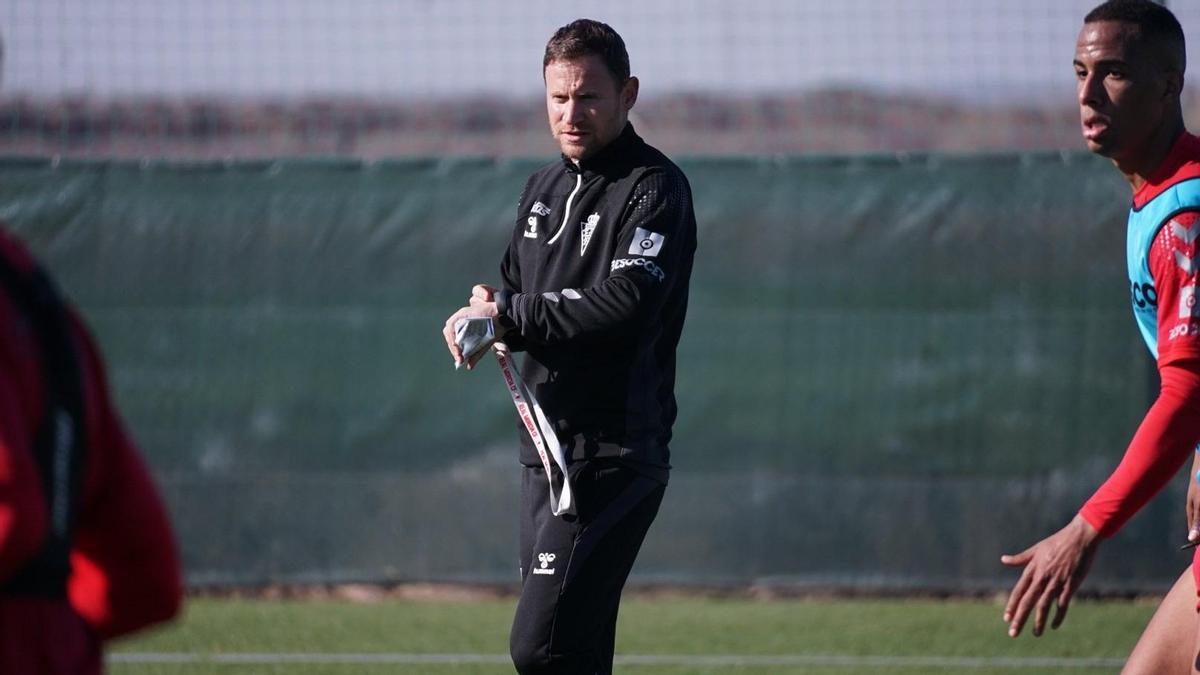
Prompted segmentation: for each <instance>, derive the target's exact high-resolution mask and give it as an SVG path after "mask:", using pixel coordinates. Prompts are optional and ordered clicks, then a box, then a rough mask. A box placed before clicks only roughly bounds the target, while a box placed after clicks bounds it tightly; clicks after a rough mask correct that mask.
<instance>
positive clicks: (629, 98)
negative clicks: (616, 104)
mask: <svg viewBox="0 0 1200 675" xmlns="http://www.w3.org/2000/svg"><path fill="white" fill-rule="evenodd" d="M637 97H638V79H637V78H636V77H631V78H629V79H628V80H625V86H624V87H621V105H622V106H624V107H625V111H626V112H628V111H629V110H630V109H632V108H633V104H634V103H637Z"/></svg>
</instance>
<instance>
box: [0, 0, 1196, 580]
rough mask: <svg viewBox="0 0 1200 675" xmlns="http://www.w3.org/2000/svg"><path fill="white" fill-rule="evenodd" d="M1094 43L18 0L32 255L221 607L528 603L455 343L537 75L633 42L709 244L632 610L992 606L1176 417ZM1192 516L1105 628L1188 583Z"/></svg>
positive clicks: (262, 5) (1003, 33)
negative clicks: (657, 587)
mask: <svg viewBox="0 0 1200 675" xmlns="http://www.w3.org/2000/svg"><path fill="white" fill-rule="evenodd" d="M1094 4H1095V2H1094V1H1093V0H1087V1H1085V2H1079V1H1076V0H1061V1H1059V2H1054V3H1046V2H1043V1H1041V0H1007V1H1005V2H993V1H990V0H971V1H969V2H961V1H952V0H909V1H907V2H904V3H895V2H890V1H886V0H844V1H843V2H839V3H818V2H791V1H787V0H750V1H748V2H744V3H727V2H717V1H715V0H697V1H693V2H685V1H682V0H676V1H669V0H664V1H662V2H655V3H644V2H641V3H639V2H625V1H609V2H603V3H601V2H578V3H571V4H569V5H564V4H563V3H551V2H541V1H534V0H525V1H521V2H507V3H492V2H484V1H482V0H449V1H437V0H425V1H416V0H394V1H392V0H388V1H385V0H354V1H352V2H347V3H328V2H318V1H316V0H260V1H259V2H255V3H243V2H234V1H233V0H212V1H210V2H205V3H195V2H182V1H180V0H153V1H152V0H123V1H121V2H116V1H115V0H106V1H105V0H101V1H96V0H91V1H84V0H42V1H39V2H21V1H18V0H0V40H2V41H3V49H4V58H3V69H2V75H0V76H2V81H0V218H2V219H3V220H4V221H6V222H7V223H8V226H9V227H10V228H12V229H13V230H14V231H15V232H16V233H17V234H18V236H20V237H21V238H22V239H24V240H25V241H27V242H28V243H29V244H30V245H31V246H32V247H33V249H34V250H35V252H36V253H37V254H38V255H39V256H40V257H41V258H42V259H43V260H44V261H45V262H46V263H47V264H48V265H49V267H50V268H51V269H52V270H53V271H54V273H55V274H56V275H57V277H58V278H59V280H60V282H61V284H62V285H63V287H64V289H65V290H66V292H67V294H68V295H69V296H71V297H72V298H73V299H74V300H75V301H76V302H77V303H78V304H79V306H80V307H81V309H82V311H83V313H84V315H85V316H86V317H87V319H88V321H89V322H90V323H91V325H92V326H93V328H94V329H95V331H96V333H97V336H98V338H99V340H100V343H101V345H102V347H103V349H104V351H105V353H106V355H107V357H108V359H109V366H110V372H109V375H110V379H111V383H112V386H113V388H114V390H115V393H116V397H117V400H118V402H119V404H120V406H121V408H122V410H123V411H124V414H125V417H126V420H127V422H128V425H129V426H130V428H131V430H132V432H133V435H134V436H135V437H136V438H137V439H138V440H139V442H140V444H141V446H142V448H143V450H144V452H145V454H146V456H147V458H148V461H149V462H150V463H151V465H152V466H153V468H154V470H155V473H156V476H157V477H158V479H159V481H160V484H161V485H162V487H163V490H164V492H165V494H166V496H167V498H168V500H169V502H170V506H171V510H172V515H173V518H174V521H175V526H176V528H177V531H178V535H179V537H180V540H181V545H182V548H183V552H184V558H185V565H186V568H187V575H188V580H189V583H190V584H191V585H192V586H193V587H196V588H200V587H208V586H232V585H262V584H275V583H281V584H293V583H299V584H305V583H342V582H371V583H381V584H392V583H402V582H411V581H444V582H464V583H486V584H512V583H515V582H516V580H517V577H516V569H517V563H516V560H517V557H516V492H517V471H516V450H515V446H516V440H517V433H518V426H517V422H516V420H515V417H514V415H513V413H512V410H511V404H510V402H509V401H508V400H507V397H506V394H505V392H504V389H503V386H502V384H501V381H500V377H499V375H498V374H496V373H495V372H493V370H494V369H493V368H492V367H490V366H489V365H488V364H485V365H484V367H483V368H481V369H479V370H477V371H476V372H473V373H458V372H455V371H454V370H453V367H452V364H451V361H450V358H449V356H448V355H447V354H446V353H445V351H444V350H445V347H444V345H443V344H442V341H441V336H440V332H439V331H440V327H441V324H442V321H443V320H444V318H445V317H446V316H447V315H449V313H450V312H452V311H453V310H454V309H455V308H457V307H459V306H460V305H461V304H462V303H463V302H464V300H465V298H466V297H467V294H468V292H469V289H470V286H471V284H473V283H477V282H495V281H496V280H497V276H498V274H497V273H498V265H499V260H500V256H501V254H502V252H503V248H504V246H505V244H506V242H507V240H508V237H509V233H510V232H511V228H512V227H513V224H514V219H515V218H516V214H515V213H514V211H513V208H514V205H515V203H516V201H517V197H518V195H519V191H520V189H521V187H522V185H523V183H524V180H525V178H526V177H527V175H528V174H529V173H530V172H532V171H533V170H535V169H536V168H537V167H538V166H540V165H541V164H544V163H545V162H547V161H552V160H554V158H555V156H556V151H555V146H554V144H553V142H552V140H551V138H550V135H549V132H548V127H547V124H546V120H545V112H544V107H543V102H542V90H541V87H542V80H541V56H542V50H543V48H544V45H545V41H546V40H547V39H548V37H549V36H550V35H551V33H553V31H554V30H555V29H556V28H558V27H559V26H561V25H563V24H565V23H568V22H569V21H571V20H573V19H575V18H578V17H581V16H587V17H590V18H596V19H600V20H602V21H605V22H607V23H609V24H611V25H612V26H613V27H614V28H616V29H617V31H618V32H620V33H621V34H622V35H623V36H624V38H625V41H626V44H627V46H628V49H629V52H630V56H631V62H632V69H633V72H634V74H636V75H638V76H639V77H640V78H641V99H640V101H639V103H638V105H637V107H636V108H635V110H634V114H633V116H632V120H633V123H634V124H635V126H636V127H637V129H638V131H639V133H641V134H642V135H643V136H644V137H645V138H646V139H647V140H648V141H649V142H650V143H651V144H653V145H655V146H657V147H659V148H660V149H662V150H664V151H665V152H667V153H668V154H669V155H670V156H672V157H673V158H674V159H676V160H677V162H678V163H679V164H680V165H681V166H682V168H683V169H684V171H685V172H686V173H687V175H688V176H689V179H690V180H691V182H692V186H693V189H694V192H695V201H696V208H697V217H698V220H699V226H700V249H699V251H698V253H697V260H696V268H695V272H694V275H693V279H692V297H691V309H690V312H689V318H688V324H687V328H686V330H685V333H684V337H683V341H682V343H681V345H680V351H679V364H680V365H679V378H678V383H677V397H678V399H679V403H680V417H679V420H678V423H677V426H676V440H675V442H674V443H673V446H672V449H673V463H674V465H675V471H674V473H673V476H672V479H671V485H670V487H669V488H668V493H667V498H666V501H665V502H664V506H663V509H662V511H661V513H660V516H659V519H658V521H657V523H656V524H655V526H654V528H653V529H652V531H651V535H650V538H649V540H648V542H647V544H646V547H645V548H644V550H643V554H642V556H641V558H640V559H639V563H638V567H637V568H636V569H635V572H634V577H633V580H632V581H633V583H635V584H637V583H640V584H670V585H696V586H738V587H740V586H748V585H759V586H768V587H787V588H818V589H827V588H833V589H854V590H865V591H870V592H913V591H928V590H936V591H949V592H977V591H988V590H994V589H998V588H1002V587H1004V586H1005V585H1006V584H1008V583H1009V582H1010V581H1011V579H1012V575H1011V574H1010V573H1009V572H1007V571H1006V570H1004V569H1002V568H1001V566H1000V565H999V563H998V558H999V555H1000V554H1001V553H1002V552H1012V551H1014V550H1016V549H1018V548H1023V547H1024V546H1025V545H1028V544H1030V543H1032V542H1033V541H1035V540H1036V539H1038V538H1040V537H1041V536H1044V535H1045V534H1048V533H1050V532H1051V531H1053V530H1054V529H1056V528H1057V527H1059V526H1061V525H1062V524H1064V523H1065V522H1066V521H1067V520H1068V519H1069V518H1070V517H1071V516H1072V515H1073V513H1074V512H1075V510H1076V509H1077V508H1078V506H1079V505H1080V504H1081V503H1082V501H1083V500H1084V499H1086V497H1087V496H1088V495H1089V494H1090V493H1091V490H1092V489H1093V488H1094V487H1095V486H1096V485H1097V484H1098V483H1099V482H1100V481H1101V480H1103V478H1104V477H1105V476H1106V475H1107V474H1108V472H1109V471H1110V470H1111V468H1112V467H1113V466H1115V464H1116V462H1117V461H1118V459H1119V457H1120V455H1121V453H1122V452H1123V451H1124V448H1125V445H1126V443H1127V442H1128V439H1129V438H1130V437H1131V435H1132V433H1133V430H1134V429H1135V427H1136V425H1137V423H1138V421H1140V419H1141V415H1142V414H1143V412H1144V411H1145V409H1146V407H1147V406H1148V405H1149V402H1150V401H1151V400H1152V397H1153V396H1154V394H1155V392H1156V388H1157V382H1156V380H1155V375H1154V370H1153V364H1152V362H1151V360H1150V358H1149V356H1148V355H1147V354H1146V353H1145V348H1144V346H1143V345H1142V344H1141V342H1140V339H1139V338H1138V336H1137V332H1136V329H1135V328H1134V325H1133V321H1132V317H1131V316H1130V310H1129V301H1128V295H1127V293H1128V290H1127V288H1128V287H1127V281H1126V280H1125V274H1124V263H1123V260H1124V258H1123V246H1124V220H1125V214H1126V212H1127V209H1128V203H1129V191H1128V187H1127V185H1126V184H1125V183H1124V182H1123V180H1122V179H1121V177H1120V176H1119V175H1118V174H1117V173H1116V171H1115V170H1114V169H1113V168H1112V167H1111V165H1110V164H1108V163H1107V162H1105V161H1104V160H1100V159H1097V158H1094V157H1092V156H1090V155H1088V154H1087V153H1086V152H1084V151H1083V149H1082V148H1083V146H1082V142H1081V140H1080V135H1079V128H1078V126H1079V125H1078V113H1077V109H1076V105H1075V89H1074V73H1073V69H1072V66H1071V60H1072V57H1073V53H1074V44H1075V38H1076V35H1077V33H1078V30H1079V28H1080V26H1081V24H1082V17H1083V16H1084V14H1086V12H1087V11H1088V10H1089V9H1091V7H1092V6H1093V5H1094ZM1171 5H1172V9H1173V10H1174V11H1175V12H1176V14H1177V16H1178V17H1179V19H1180V21H1181V23H1182V24H1183V25H1184V27H1185V31H1186V32H1187V35H1188V38H1189V39H1191V40H1192V41H1193V42H1195V39H1196V37H1197V36H1198V35H1200V34H1197V33H1196V30H1197V27H1200V6H1191V5H1188V6H1184V3H1182V2H1174V3H1171ZM1195 90H1196V81H1195V79H1194V78H1192V79H1189V85H1188V89H1187V90H1185V94H1186V95H1185V115H1186V117H1187V118H1188V119H1189V120H1192V121H1193V122H1196V121H1200V119H1198V115H1200V105H1197V104H1198V103H1200V98H1197V91H1195ZM1193 128H1196V125H1195V124H1193ZM1184 473H1186V472H1184ZM1183 480H1186V479H1182V478H1181V479H1180V481H1179V482H1177V483H1176V484H1175V485H1173V486H1172V488H1171V489H1169V490H1168V491H1166V493H1164V495H1163V496H1160V497H1159V498H1158V499H1157V500H1156V501H1155V502H1153V503H1152V504H1151V506H1150V507H1148V508H1147V509H1146V510H1145V511H1144V512H1143V513H1142V514H1141V515H1139V516H1138V517H1137V518H1136V519H1135V520H1134V521H1133V522H1132V523H1131V524H1130V525H1129V526H1128V527H1127V528H1126V530H1125V531H1124V532H1122V533H1121V534H1120V535H1119V536H1118V537H1117V538H1116V539H1115V540H1114V541H1113V542H1112V543H1111V544H1109V545H1108V546H1107V547H1106V551H1107V552H1106V553H1105V554H1102V555H1101V557H1100V560H1099V561H1098V564H1097V566H1096V569H1095V571H1094V572H1093V575H1092V577H1091V578H1090V580H1089V585H1090V586H1091V588H1092V589H1093V590H1099V591H1105V592H1113V593H1136V592H1142V591H1148V590H1150V591H1153V590H1159V589H1163V588H1165V587H1166V586H1167V585H1169V583H1170V581H1171V580H1173V578H1174V577H1175V576H1176V575H1177V574H1178V571H1179V570H1180V569H1182V568H1183V567H1184V566H1186V565H1187V564H1188V562H1189V560H1190V557H1189V555H1188V554H1187V553H1180V552H1178V551H1177V550H1176V548H1177V544H1178V542H1180V541H1182V540H1183V538H1184V534H1185V527H1184V522H1183V518H1182V513H1183V508H1182V507H1183V489H1184V486H1185V483H1184V482H1182V481H1183Z"/></svg>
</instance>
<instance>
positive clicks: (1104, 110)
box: [1075, 21, 1172, 161]
mask: <svg viewBox="0 0 1200 675" xmlns="http://www.w3.org/2000/svg"><path fill="white" fill-rule="evenodd" d="M1075 77H1076V82H1077V84H1076V90H1077V93H1078V95H1079V116H1080V122H1081V124H1082V125H1083V138H1084V140H1085V141H1086V142H1087V146H1088V149H1089V150H1091V151H1092V152H1094V153H1096V154H1098V155H1102V156H1104V157H1108V158H1109V159H1113V160H1116V161H1122V160H1126V161H1135V160H1136V157H1137V156H1138V154H1139V153H1141V152H1145V151H1146V145H1147V140H1148V139H1149V138H1150V136H1151V135H1152V134H1153V133H1154V132H1155V130H1156V129H1157V128H1158V126H1159V125H1160V124H1162V123H1163V120H1164V118H1165V115H1166V113H1167V110H1168V109H1169V108H1168V103H1170V102H1171V101H1172V97H1171V95H1170V93H1169V91H1168V78H1167V77H1166V76H1165V73H1164V71H1163V70H1162V69H1161V68H1160V67H1158V64H1157V62H1156V59H1155V58H1154V54H1153V53H1152V52H1151V50H1150V48H1148V47H1147V46H1146V45H1145V44H1144V42H1143V41H1141V40H1139V39H1138V33H1137V28H1136V27H1135V26H1133V25H1132V24H1128V23H1121V22H1118V21H1097V22H1094V23H1088V24H1084V26H1083V30H1081V31H1080V32H1079V40H1078V41H1077V42H1076V44H1075Z"/></svg>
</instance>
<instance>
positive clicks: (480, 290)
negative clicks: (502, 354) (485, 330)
mask: <svg viewBox="0 0 1200 675" xmlns="http://www.w3.org/2000/svg"><path fill="white" fill-rule="evenodd" d="M499 315H500V311H499V310H498V309H496V289H495V288H493V287H491V286H488V285H487V284H476V285H475V286H473V287H471V299H470V301H469V303H468V305H467V306H466V307H463V308H462V309H459V310H458V311H457V312H455V313H453V314H451V315H450V318H449V319H446V325H445V326H444V327H443V328H442V337H443V338H445V339H446V347H447V348H448V349H449V350H450V355H451V356H453V357H454V365H455V366H456V367H457V366H458V365H459V364H461V363H463V354H462V350H461V349H459V347H458V345H457V344H455V343H454V324H456V323H458V321H459V319H473V318H485V319H491V318H495V317H497V316H499ZM495 330H496V339H497V340H499V339H500V337H501V336H502V335H503V334H504V328H503V327H502V326H501V325H500V323H499V322H495ZM486 353H487V350H486V349H485V350H482V351H479V352H477V353H475V354H474V355H472V356H471V358H470V359H469V360H468V361H467V363H466V365H467V370H472V369H473V368H475V364H476V363H478V362H479V359H481V358H483V355H484V354H486Z"/></svg>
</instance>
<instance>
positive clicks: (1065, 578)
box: [1000, 515, 1100, 637]
mask: <svg viewBox="0 0 1200 675" xmlns="http://www.w3.org/2000/svg"><path fill="white" fill-rule="evenodd" d="M1099 546H1100V533H1099V532H1097V531H1096V529H1095V528H1094V527H1092V526H1091V525H1090V524H1088V522H1087V521H1086V520H1084V519H1083V518H1082V517H1081V516H1078V515H1076V516H1075V518H1074V519H1072V520H1071V522H1070V523H1068V524H1067V526H1066V527H1064V528H1063V529H1061V530H1059V531H1058V532H1055V533H1054V534H1052V535H1050V536H1049V537H1046V538H1045V539H1043V540H1041V541H1039V542H1038V543H1036V544H1034V545H1033V546H1031V547H1029V548H1027V549H1025V550H1024V551H1022V552H1021V553H1018V554H1017V555H1004V556H1000V562H1002V563H1004V564H1005V565H1008V566H1010V567H1024V568H1025V571H1024V572H1022V573H1021V578H1020V580H1018V581H1017V585H1016V586H1013V589H1012V593H1011V594H1009V596H1008V604H1007V605H1005V607H1004V621H1005V622H1006V623H1008V634H1009V636H1010V637H1017V636H1018V635H1020V634H1021V627H1022V626H1024V625H1025V620H1026V618H1028V616H1029V612H1030V611H1033V612H1034V618H1033V634H1034V636H1035V637H1036V636H1039V635H1041V634H1042V630H1043V629H1044V628H1045V626H1046V616H1047V614H1049V612H1050V605H1051V604H1052V603H1054V602H1056V601H1057V603H1058V611H1056V612H1055V614H1054V621H1053V623H1051V624H1050V627H1051V628H1058V627H1059V626H1060V625H1062V622H1063V619H1065V618H1067V607H1068V605H1070V603H1071V596H1073V595H1075V591H1076V590H1078V589H1079V585H1080V584H1081V583H1083V578H1084V577H1085V576H1087V573H1088V570H1089V569H1091V566H1092V558H1093V557H1094V556H1095V555H1096V549H1097V548H1098V547H1099Z"/></svg>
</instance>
